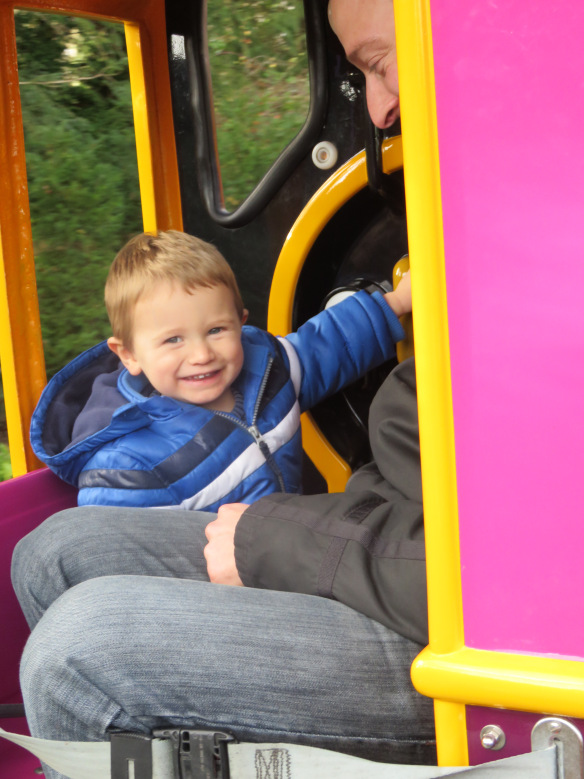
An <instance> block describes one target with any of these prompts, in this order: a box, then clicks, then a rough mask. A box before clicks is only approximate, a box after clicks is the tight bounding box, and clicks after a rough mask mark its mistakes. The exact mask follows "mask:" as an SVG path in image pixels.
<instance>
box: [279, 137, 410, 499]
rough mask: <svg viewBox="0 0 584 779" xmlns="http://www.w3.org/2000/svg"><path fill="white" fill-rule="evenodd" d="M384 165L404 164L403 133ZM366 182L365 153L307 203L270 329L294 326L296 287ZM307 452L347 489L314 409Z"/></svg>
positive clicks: (282, 271) (387, 147) (331, 482)
mask: <svg viewBox="0 0 584 779" xmlns="http://www.w3.org/2000/svg"><path fill="white" fill-rule="evenodd" d="M382 155H383V157H382V158H383V169H384V171H385V172H386V173H391V172H392V171H395V170H398V169H399V168H401V167H402V141H401V136H396V137H395V138H390V139H388V140H386V141H384V143H383V151H382ZM366 185H367V163H366V160H365V152H364V151H362V152H360V153H359V154H356V155H355V156H354V157H352V158H351V159H350V160H348V161H347V162H346V163H345V164H344V165H342V166H341V167H340V168H339V169H338V170H337V171H336V172H335V173H334V174H333V175H332V176H331V177H330V178H329V179H327V181H325V183H324V184H323V185H322V186H321V187H320V189H318V191H317V192H315V194H314V195H313V196H312V197H311V199H310V200H309V201H308V203H307V204H306V206H305V207H304V209H303V210H302V212H301V213H300V215H299V217H298V219H297V220H296V222H295V223H294V225H293V227H292V229H291V230H290V232H289V233H288V236H287V237H286V240H285V242H284V246H283V247H282V251H281V252H280V256H279V257H278V262H277V263H276V268H275V270H274V276H273V278H272V286H271V289H270V299H269V303H268V330H269V331H270V332H271V333H274V334H275V335H287V334H288V333H289V332H290V331H291V330H292V309H293V305H294V297H295V294H296V285H297V284H298V279H299V277H300V272H301V271H302V268H303V266H304V262H305V260H306V257H307V256H308V253H309V251H310V249H311V248H312V246H313V244H314V242H315V240H316V239H317V238H318V236H319V235H320V233H321V232H322V230H323V228H324V227H325V225H326V224H327V222H328V221H329V220H330V219H331V217H332V216H333V215H334V214H336V213H337V211H338V210H339V209H340V208H341V206H343V205H344V204H345V203H346V202H347V201H348V200H350V199H351V198H352V197H353V196H354V195H355V194H356V193H357V192H359V191H360V190H361V189H363V188H364V187H365V186H366ZM301 425H302V443H303V447H304V450H305V451H306V453H307V454H308V456H309V457H310V459H311V460H312V462H313V463H314V465H315V466H316V468H317V470H318V471H319V473H320V474H321V475H322V476H323V477H324V479H325V481H326V483H327V488H328V491H329V492H342V491H343V490H344V488H345V484H346V483H347V480H348V478H349V476H350V475H351V468H350V467H349V465H348V464H347V463H346V462H345V460H344V459H343V458H342V457H341V456H340V455H339V454H338V452H337V451H336V450H335V449H334V448H333V447H332V446H331V445H330V444H329V442H328V441H327V439H326V438H325V436H324V435H323V434H322V432H321V431H320V429H319V427H318V425H317V424H316V422H315V421H314V419H313V417H312V415H311V414H310V413H305V414H302V417H301Z"/></svg>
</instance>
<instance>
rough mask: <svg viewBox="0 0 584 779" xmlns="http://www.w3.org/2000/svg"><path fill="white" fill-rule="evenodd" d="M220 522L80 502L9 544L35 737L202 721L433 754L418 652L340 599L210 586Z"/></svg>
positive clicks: (427, 758)
mask: <svg viewBox="0 0 584 779" xmlns="http://www.w3.org/2000/svg"><path fill="white" fill-rule="evenodd" d="M213 518H214V515H212V514H208V513H202V512H189V511H179V510H157V509H114V508H98V507H84V508H78V509H71V510H69V511H65V512H61V513H60V514H56V515H55V516H53V517H51V518H50V519H48V520H47V521H46V522H45V523H44V524H43V525H41V526H40V527H39V528H37V529H36V530H35V531H33V532H32V533H31V534H30V535H28V536H27V537H26V538H24V539H23V540H22V541H21V542H20V543H19V544H18V546H17V548H16V550H15V553H14V558H13V564H12V578H13V585H14V588H15V591H16V594H17V596H18V598H19V601H20V603H21V606H22V609H23V611H24V614H25V616H26V618H27V620H28V623H29V625H30V627H31V629H32V634H31V636H30V639H29V641H28V643H27V646H26V648H25V651H24V655H23V659H22V665H21V686H22V692H23V696H24V702H25V706H26V711H27V717H28V721H29V725H30V729H31V733H32V734H33V735H36V736H40V737H43V738H52V739H57V740H68V739H71V740H80V741H94V740H103V739H104V738H105V737H106V736H105V734H106V731H107V730H108V729H109V728H112V727H115V728H121V729H124V730H129V731H137V732H149V731H151V730H152V729H153V728H154V727H159V726H164V725H174V726H188V727H202V728H205V727H211V728H221V729H225V730H228V731H230V732H232V733H233V734H234V735H235V736H236V737H237V738H239V739H240V740H242V741H243V740H245V741H255V742H261V741H286V742H294V743H302V744H309V745H313V746H320V747H327V748H332V749H338V750H340V751H344V752H348V753H350V754H355V755H359V756H361V757H369V758H370V759H377V760H383V761H387V762H411V763H433V762H435V746H434V725H433V711H432V702H431V701H430V700H429V699H427V698H424V697H422V696H420V695H419V694H417V693H416V692H415V691H414V689H413V687H412V685H411V681H410V676H409V669H410V665H411V663H412V661H413V659H414V657H415V656H416V654H417V653H418V652H419V650H420V647H419V646H418V645H417V644H414V643H412V642H411V641H409V640H407V639H405V638H403V637H401V636H399V635H397V634H396V633H393V632H391V631H390V630H388V629H387V628H385V627H383V626H382V625H380V624H379V623H377V622H374V621H373V620H371V619H368V618H367V617H365V616H363V615H362V614H359V613H357V612H356V611H353V610H352V609H350V608H348V607H346V606H344V605H343V604H340V603H337V602H335V601H331V600H326V599H323V598H318V597H313V596H309V595H301V594H295V593H287V592H276V591H270V590H256V589H247V588H240V587H226V586H222V585H216V584H211V583H209V581H208V578H207V574H206V565H205V559H204V557H203V547H204V545H205V543H206V541H205V536H204V528H205V525H206V524H207V522H209V521H210V520H211V519H213ZM47 776H49V777H52V778H53V779H57V777H58V776H60V775H57V774H56V773H55V772H53V771H50V770H47Z"/></svg>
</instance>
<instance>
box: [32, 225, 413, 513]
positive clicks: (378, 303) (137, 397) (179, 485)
mask: <svg viewBox="0 0 584 779" xmlns="http://www.w3.org/2000/svg"><path fill="white" fill-rule="evenodd" d="M105 300H106V307H107V310H108V315H109V318H110V323H111V326H112V331H113V335H112V337H111V338H109V339H108V340H107V342H104V343H102V344H98V345H97V346H95V347H93V348H92V349H90V350H89V351H87V352H85V353H84V354H82V355H80V356H79V357H77V358H76V359H75V360H73V362H72V363H70V364H69V365H68V366H66V367H65V368H64V369H63V370H62V371H60V373H58V374H57V375H56V376H55V377H54V378H53V379H52V380H51V382H50V383H49V384H48V386H47V387H46V389H45V391H44V392H43V395H42V396H41V399H40V401H39V404H38V407H37V409H36V410H35V413H34V415H33V419H32V425H31V441H32V444H33V449H34V451H35V453H36V454H37V456H38V457H39V458H40V459H41V460H43V461H44V462H45V463H46V464H47V465H48V466H49V467H50V468H52V469H53V470H54V471H55V472H56V473H57V474H58V475H59V476H60V477H61V478H63V479H64V480H66V481H68V482H70V483H71V484H74V485H75V486H77V487H78V488H79V504H80V505H88V504H90V505H96V504H101V505H117V506H179V507H181V508H185V509H202V510H207V511H214V510H217V508H218V507H219V506H220V505H221V504H222V503H225V502H251V501H253V500H257V499H258V498H260V497H262V496H265V495H268V494H270V493H273V492H289V493H298V492H300V491H301V470H302V467H301V466H302V456H301V454H302V452H301V448H302V443H301V437H300V414H301V412H302V411H305V410H307V409H308V408H311V407H312V406H313V405H314V404H315V403H318V402H319V401H320V400H322V399H323V398H325V397H327V396H328V395H330V394H332V393H334V392H336V391H337V390H339V389H341V388H342V387H343V386H345V385H346V384H349V383H351V382H352V381H355V380H356V379H357V378H359V377H360V376H361V375H363V374H364V373H366V372H367V371H368V370H370V369H371V368H373V367H375V366H376V365H379V364H381V363H382V362H384V361H386V360H388V359H389V358H390V357H392V356H393V355H394V353H395V347H394V343H395V341H396V340H399V339H400V338H401V337H403V330H402V328H401V325H400V323H399V320H398V316H401V315H402V314H403V313H405V312H406V311H408V310H409V309H410V308H411V293H410V290H409V278H408V279H407V280H406V283H405V284H404V283H403V282H402V284H401V285H400V287H399V288H398V289H397V290H396V291H392V292H389V293H386V294H385V295H382V294H381V293H379V292H374V293H373V294H372V295H369V294H368V293H367V292H365V291H362V292H359V293H357V294H356V295H353V296H352V297H350V298H348V299H347V300H345V301H343V302H342V303H339V304H338V305H337V306H335V307H334V308H332V309H328V310H326V311H323V312H321V313H320V314H318V315H317V316H316V317H314V318H313V319H311V320H309V321H308V322H306V323H305V324H304V325H303V326H302V327H301V328H299V330H298V332H297V333H293V334H291V335H289V336H287V337H286V338H275V337H274V336H272V335H270V334H269V333H266V332H265V331H263V330H260V329H258V328H256V327H249V326H247V325H246V324H245V322H246V320H247V311H246V310H245V309H244V307H243V302H242V300H241V295H240V293H239V289H238V287H237V283H236V280H235V277H234V275H233V272H232V270H231V268H230V267H229V265H228V263H227V262H226V260H225V259H224V258H223V256H222V255H221V254H220V252H219V251H217V249H215V247H213V246H212V245H210V244H208V243H206V242H204V241H201V240H200V239H198V238H195V237H194V236H191V235H188V234H186V233H180V232H175V231H168V232H161V233H158V234H157V235H148V234H141V235H138V236H136V237H135V238H133V239H132V240H131V241H129V242H128V244H126V246H125V247H124V248H123V249H122V250H121V251H120V252H119V254H118V255H117V257H116V259H115V260H114V262H113V264H112V267H111V269H110V272H109V275H108V279H107V283H106V290H105Z"/></svg>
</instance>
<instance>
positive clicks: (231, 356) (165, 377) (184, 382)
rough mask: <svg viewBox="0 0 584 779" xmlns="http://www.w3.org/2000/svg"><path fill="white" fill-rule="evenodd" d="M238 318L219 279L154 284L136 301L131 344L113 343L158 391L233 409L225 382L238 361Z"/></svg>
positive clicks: (134, 370)
mask: <svg viewBox="0 0 584 779" xmlns="http://www.w3.org/2000/svg"><path fill="white" fill-rule="evenodd" d="M246 318H247V312H245V314H244V316H243V320H240V318H239V316H238V313H237V310H236V308H235V304H234V301H233V294H232V292H231V291H230V290H229V289H228V288H227V287H226V286H225V285H223V284H217V285H216V286H214V287H197V288H196V289H193V290H192V292H187V291H186V290H184V289H183V288H182V287H181V286H179V285H178V284H176V283H171V282H165V283H162V284H159V285H158V286H157V287H156V288H155V289H153V290H152V291H151V292H148V293H147V294H146V295H144V296H143V297H141V298H140V299H139V300H138V302H137V303H136V307H135V310H134V316H133V332H134V338H133V345H132V349H127V348H125V347H124V346H121V345H119V344H116V343H115V341H116V339H110V346H112V347H113V346H117V348H114V351H116V353H117V354H118V356H119V357H120V359H121V360H122V362H123V363H124V365H125V366H126V368H127V369H128V370H129V372H130V373H131V374H132V375H134V376H137V375H138V374H139V373H142V372H143V373H144V374H145V375H146V376H147V378H148V380H149V381H150V383H151V384H152V386H153V387H154V389H155V390H157V391H158V392H160V394H161V395H166V396H167V397H171V398H175V399H176V400H182V401H185V402H187V403H196V404H197V405H199V406H204V407H206V408H211V409H215V410H217V411H231V410H232V409H233V403H234V399H233V394H232V392H231V385H232V384H233V382H234V381H235V379H236V378H237V377H238V376H239V373H240V371H241V368H242V366H243V347H242V345H241V327H242V325H243V324H244V322H245V319H246Z"/></svg>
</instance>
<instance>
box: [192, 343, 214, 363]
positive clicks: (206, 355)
mask: <svg viewBox="0 0 584 779" xmlns="http://www.w3.org/2000/svg"><path fill="white" fill-rule="evenodd" d="M212 359H213V350H212V349H211V348H210V346H209V344H208V343H207V342H206V341H203V340H201V341H197V342H196V343H193V344H192V345H191V347H190V350H189V362H190V363H191V364H192V365H205V364H206V363H208V362H211V360H212Z"/></svg>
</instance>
